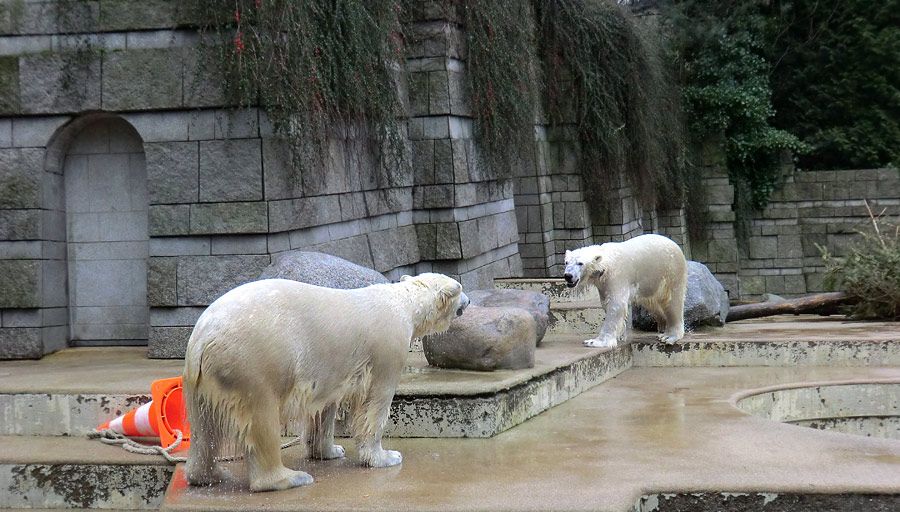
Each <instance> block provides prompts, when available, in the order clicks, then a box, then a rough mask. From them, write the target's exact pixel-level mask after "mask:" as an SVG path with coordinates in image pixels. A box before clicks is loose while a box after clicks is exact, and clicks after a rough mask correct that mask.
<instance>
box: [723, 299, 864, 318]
mask: <svg viewBox="0 0 900 512" xmlns="http://www.w3.org/2000/svg"><path fill="white" fill-rule="evenodd" d="M853 302H855V300H854V298H853V297H851V296H850V295H847V294H846V293H844V292H830V293H818V294H816V295H810V296H808V297H801V298H799V299H790V300H784V301H778V302H756V303H753V304H742V305H740V306H732V307H731V308H730V309H729V310H728V318H727V319H726V322H735V321H737V320H746V319H748V318H762V317H764V316H774V315H791V314H799V313H808V314H820V315H821V314H824V315H827V314H832V313H838V312H839V306H843V305H845V304H852V303H853Z"/></svg>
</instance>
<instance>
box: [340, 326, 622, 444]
mask: <svg viewBox="0 0 900 512" xmlns="http://www.w3.org/2000/svg"><path fill="white" fill-rule="evenodd" d="M419 358H421V363H424V356H422V355H421V354H410V359H416V360H418V359H419ZM535 359H536V363H535V368H532V369H529V370H520V371H497V372H489V373H484V372H470V371H462V370H437V369H434V368H430V367H427V366H425V365H424V364H421V365H417V366H414V367H411V368H408V369H407V372H408V373H407V374H406V375H404V380H403V381H401V385H400V388H399V389H398V390H397V394H396V396H395V397H394V402H393V403H392V404H391V416H390V418H389V419H388V424H387V425H386V427H385V435H386V436H389V437H493V436H495V435H497V434H499V433H500V432H503V431H505V430H508V429H510V428H512V427H514V426H516V425H518V424H520V423H522V422H524V421H526V420H528V419H529V418H532V417H534V416H537V415H538V414H540V413H541V412H543V411H545V410H547V409H549V408H551V407H554V406H556V405H559V404H561V403H563V402H565V401H567V400H569V399H570V398H573V397H575V396H578V395H579V394H581V393H582V392H583V391H585V390H587V389H589V388H591V387H593V386H596V385H597V384H600V383H602V382H604V381H606V380H609V379H611V378H613V377H615V376H616V375H619V374H620V373H622V372H623V371H625V370H626V369H628V368H630V367H631V350H630V348H629V347H627V346H626V347H620V348H618V349H616V350H614V351H606V352H601V351H598V350H591V349H586V348H584V347H582V346H581V337H580V336H578V337H577V339H573V338H571V337H569V338H567V339H560V338H559V337H556V339H555V340H551V341H549V342H545V345H542V346H541V347H539V348H538V350H537V352H536V353H535ZM419 372H421V373H419ZM429 374H431V375H435V376H437V378H435V379H428V375H429ZM423 376H424V377H425V378H424V379H423V378H422V377H423ZM338 432H340V434H339V435H347V430H346V428H345V427H344V426H343V425H338Z"/></svg>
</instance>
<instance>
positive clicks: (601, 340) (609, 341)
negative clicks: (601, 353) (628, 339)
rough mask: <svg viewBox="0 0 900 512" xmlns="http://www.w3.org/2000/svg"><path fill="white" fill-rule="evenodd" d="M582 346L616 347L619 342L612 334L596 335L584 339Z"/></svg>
mask: <svg viewBox="0 0 900 512" xmlns="http://www.w3.org/2000/svg"><path fill="white" fill-rule="evenodd" d="M583 344H584V346H586V347H594V348H616V346H617V345H618V344H619V342H618V340H616V338H614V337H612V336H603V337H597V338H593V339H589V340H584V342H583Z"/></svg>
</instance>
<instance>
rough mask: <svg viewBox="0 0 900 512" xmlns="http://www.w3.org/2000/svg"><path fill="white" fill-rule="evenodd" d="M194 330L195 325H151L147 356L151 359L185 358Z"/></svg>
mask: <svg viewBox="0 0 900 512" xmlns="http://www.w3.org/2000/svg"><path fill="white" fill-rule="evenodd" d="M193 330H194V328H193V327H150V339H148V340H147V357H149V358H151V359H181V358H183V357H184V353H185V351H186V350H187V343H188V339H190V337H191V332H192V331H193Z"/></svg>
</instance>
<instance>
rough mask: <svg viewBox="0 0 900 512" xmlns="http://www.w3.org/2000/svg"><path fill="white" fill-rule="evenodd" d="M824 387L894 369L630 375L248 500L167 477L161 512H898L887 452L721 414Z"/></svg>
mask: <svg viewBox="0 0 900 512" xmlns="http://www.w3.org/2000/svg"><path fill="white" fill-rule="evenodd" d="M832 380H836V381H857V382H864V381H868V380H878V381H881V382H884V381H896V382H900V368H823V367H801V368H633V369H631V370H629V371H627V372H625V373H623V374H622V375H619V376H618V377H616V378H614V379H612V380H610V381H608V382H606V383H605V384H603V385H601V386H597V387H595V388H593V389H592V390H590V391H588V392H586V393H583V394H582V395H580V396H578V397H576V398H574V399H572V400H569V401H568V402H566V403H565V404H562V405H560V406H558V407H554V408H553V409H550V410H549V411H547V412H545V413H544V414H542V415H540V416H538V417H536V418H532V419H531V420H529V421H527V422H525V423H523V424H522V425H519V426H518V427H516V428H515V429H512V430H509V431H507V432H504V433H502V434H500V435H498V436H496V437H494V438H492V439H394V440H390V441H389V442H387V443H386V446H387V447H389V448H391V449H398V450H400V451H401V452H402V453H403V457H404V458H403V461H404V462H403V464H402V465H401V466H399V467H394V468H387V469H366V468H362V467H359V466H358V465H356V463H355V462H354V459H353V457H354V456H355V450H353V448H352V447H350V446H348V448H349V449H348V454H349V455H350V457H351V458H350V459H343V460H337V461H328V462H309V461H307V460H300V459H298V458H297V455H296V453H295V452H293V451H290V450H288V451H287V453H285V460H286V461H287V462H288V464H289V465H291V466H292V467H300V468H303V469H304V470H306V471H309V472H310V473H311V474H312V475H313V476H314V478H316V482H315V483H314V484H312V485H311V486H308V487H304V488H299V489H293V490H289V491H283V492H276V493H259V494H250V493H249V492H248V491H247V489H246V483H245V482H243V481H238V482H234V483H230V484H222V485H219V486H216V487H212V488H193V487H190V488H189V487H186V486H185V484H184V479H183V476H181V474H180V470H179V473H176V476H175V478H174V480H173V483H172V485H171V486H170V488H169V490H168V494H167V496H166V500H165V502H164V504H163V507H162V509H163V510H168V511H184V512H187V511H199V510H263V509H265V510H362V509H365V510H435V511H437V510H604V511H617V512H627V511H629V510H651V509H652V507H649V505H648V503H651V504H652V503H656V505H657V506H658V505H659V503H660V502H665V501H666V500H668V499H669V498H674V496H685V495H690V494H691V493H708V494H709V495H710V496H713V497H716V496H718V497H721V496H722V494H721V493H722V492H723V491H725V492H728V493H765V496H766V498H765V499H766V500H768V501H769V504H768V505H767V507H768V508H766V509H765V510H791V508H778V506H777V503H778V500H779V497H780V496H781V495H782V494H783V495H785V503H786V504H789V505H792V506H793V504H794V503H795V502H796V500H795V498H794V497H795V496H796V495H804V496H809V495H814V496H819V497H821V496H825V497H827V498H829V499H828V500H825V501H824V502H823V503H825V505H827V506H825V505H823V507H822V508H819V509H807V510H828V509H831V510H841V509H843V508H841V507H837V508H835V503H838V504H839V503H846V502H844V501H840V500H851V499H859V496H860V495H865V494H873V495H876V496H875V499H876V501H877V503H881V504H884V503H887V504H891V503H893V504H900V501H898V500H897V497H896V495H897V494H898V493H900V479H898V478H897V475H898V474H900V442H898V441H894V440H884V439H873V438H867V437H862V436H853V435H848V434H841V433H835V432H828V431H819V430H813V429H809V428H804V427H798V426H793V425H786V424H782V423H777V422H773V421H770V420H766V419H763V418H758V417H755V416H751V415H748V414H746V413H744V412H742V411H740V410H738V409H737V408H736V407H735V406H734V399H735V397H736V396H740V395H741V394H742V393H745V392H746V391H747V390H748V389H753V388H762V387H766V386H771V385H775V384H797V383H803V382H807V383H812V382H827V381H832ZM233 469H234V471H235V472H237V473H240V468H238V467H236V468H233ZM642 497H643V500H642ZM789 497H790V498H789ZM791 500H793V501H791ZM836 500H837V501H836ZM891 500H893V501H891ZM761 501H762V499H760V503H761ZM642 503H643V504H642ZM663 510H664V509H663ZM681 510H692V509H691V508H687V509H684V508H683V509H681ZM706 510H721V508H719V509H716V508H709V509H706ZM741 510H756V508H753V507H750V508H744V509H741ZM857 510H859V509H858V508H857ZM884 510H890V509H889V508H886V509H884Z"/></svg>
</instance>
